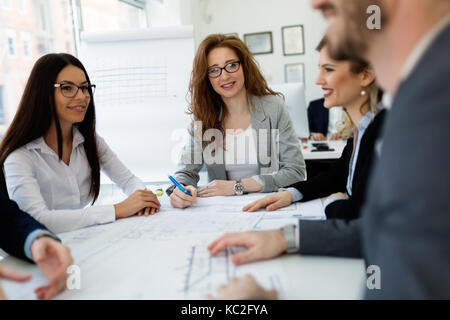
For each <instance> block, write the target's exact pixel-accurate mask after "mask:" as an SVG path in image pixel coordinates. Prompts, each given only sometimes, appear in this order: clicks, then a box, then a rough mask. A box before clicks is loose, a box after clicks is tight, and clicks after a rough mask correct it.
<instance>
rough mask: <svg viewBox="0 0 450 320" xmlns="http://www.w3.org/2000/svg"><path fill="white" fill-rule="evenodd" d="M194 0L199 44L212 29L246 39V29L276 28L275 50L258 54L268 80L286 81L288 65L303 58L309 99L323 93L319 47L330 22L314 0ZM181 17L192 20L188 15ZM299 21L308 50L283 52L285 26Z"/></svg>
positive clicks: (273, 81) (273, 33) (320, 95)
mask: <svg viewBox="0 0 450 320" xmlns="http://www.w3.org/2000/svg"><path fill="white" fill-rule="evenodd" d="M166 1H167V0H166ZM171 1H174V0H171ZM180 1H182V2H186V1H187V0H180ZM190 1H191V8H190V11H191V17H192V18H191V19H192V20H191V23H192V24H193V25H194V39H195V45H196V47H197V46H198V44H199V43H200V42H201V41H202V40H203V39H204V38H205V36H207V35H208V34H210V33H232V32H236V33H238V34H239V37H240V38H241V39H243V38H244V33H253V32H263V31H272V38H273V51H274V52H273V53H272V54H264V55H256V56H255V57H256V59H257V60H258V62H259V64H260V66H261V69H262V71H263V73H264V76H265V77H266V79H267V81H268V82H271V83H282V82H284V65H285V64H288V63H296V62H303V63H304V64H305V75H306V83H305V85H306V100H307V102H309V101H310V100H314V99H318V98H321V97H322V96H323V94H322V91H321V89H320V87H319V86H317V85H315V84H314V82H315V79H316V77H317V74H318V70H319V69H318V61H319V55H318V53H317V52H316V51H315V48H316V46H317V44H318V43H319V41H320V39H321V38H322V36H323V34H324V33H325V30H326V22H325V20H324V19H323V17H322V16H321V14H320V13H319V12H316V11H315V10H313V9H311V7H310V0H227V1H224V0H190ZM181 14H183V13H181ZM181 20H184V21H185V22H188V21H187V19H186V18H184V19H183V18H181ZM297 24H303V27H304V35H305V54H304V55H296V56H287V57H286V56H284V55H283V45H282V35H281V27H283V26H289V25H297Z"/></svg>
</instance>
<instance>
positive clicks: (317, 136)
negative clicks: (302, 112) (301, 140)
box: [309, 133, 327, 141]
mask: <svg viewBox="0 0 450 320" xmlns="http://www.w3.org/2000/svg"><path fill="white" fill-rule="evenodd" d="M309 138H310V139H311V140H314V141H323V140H327V137H325V136H324V135H323V134H322V133H314V134H312V135H311V137H309Z"/></svg>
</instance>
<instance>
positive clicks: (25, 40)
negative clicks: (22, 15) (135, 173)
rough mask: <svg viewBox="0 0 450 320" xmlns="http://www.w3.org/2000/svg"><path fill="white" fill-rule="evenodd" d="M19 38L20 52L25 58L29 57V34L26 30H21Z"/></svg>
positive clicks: (30, 54)
mask: <svg viewBox="0 0 450 320" xmlns="http://www.w3.org/2000/svg"><path fill="white" fill-rule="evenodd" d="M20 39H21V41H22V52H23V56H24V57H25V58H31V56H32V51H31V50H32V49H31V35H30V34H29V33H27V32H22V33H21V34H20Z"/></svg>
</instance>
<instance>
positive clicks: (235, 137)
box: [224, 125, 261, 183]
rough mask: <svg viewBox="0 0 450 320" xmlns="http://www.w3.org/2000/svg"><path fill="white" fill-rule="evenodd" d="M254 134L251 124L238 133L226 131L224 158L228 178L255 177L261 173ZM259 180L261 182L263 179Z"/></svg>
mask: <svg viewBox="0 0 450 320" xmlns="http://www.w3.org/2000/svg"><path fill="white" fill-rule="evenodd" d="M253 134H254V133H253V130H252V126H251V125H250V126H249V127H248V128H247V130H245V131H242V132H240V133H238V134H229V133H226V138H225V150H224V158H225V171H226V173H227V177H228V180H236V181H237V180H240V179H244V178H251V177H253V178H255V176H256V177H257V175H258V174H259V165H258V158H257V152H256V142H255V139H254V137H253ZM257 181H258V180H257ZM258 182H259V183H261V181H258Z"/></svg>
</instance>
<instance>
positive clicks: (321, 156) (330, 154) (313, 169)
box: [301, 140, 347, 179]
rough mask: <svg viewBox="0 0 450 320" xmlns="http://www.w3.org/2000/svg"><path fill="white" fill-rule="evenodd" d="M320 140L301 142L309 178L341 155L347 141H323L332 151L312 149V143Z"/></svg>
mask: <svg viewBox="0 0 450 320" xmlns="http://www.w3.org/2000/svg"><path fill="white" fill-rule="evenodd" d="M320 142H321V141H311V140H308V142H306V143H302V144H301V145H302V153H303V158H304V159H305V162H306V172H307V178H308V179H311V178H312V177H314V176H316V175H317V174H319V173H321V172H323V171H326V170H327V169H328V168H330V166H331V165H332V164H333V163H334V162H335V161H336V160H337V159H339V158H340V157H341V155H342V151H343V150H344V148H345V145H346V143H347V141H343V140H336V141H324V142H326V143H327V144H328V145H329V147H330V148H331V149H334V151H316V152H314V151H312V150H313V149H314V147H313V146H312V143H320Z"/></svg>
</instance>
